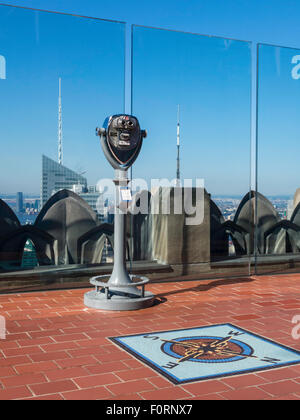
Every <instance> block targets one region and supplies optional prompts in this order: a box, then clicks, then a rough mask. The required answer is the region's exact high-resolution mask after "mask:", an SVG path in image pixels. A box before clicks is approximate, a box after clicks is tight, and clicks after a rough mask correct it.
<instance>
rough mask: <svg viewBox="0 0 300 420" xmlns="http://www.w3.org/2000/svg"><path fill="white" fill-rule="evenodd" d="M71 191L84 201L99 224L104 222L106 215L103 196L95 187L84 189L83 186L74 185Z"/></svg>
mask: <svg viewBox="0 0 300 420" xmlns="http://www.w3.org/2000/svg"><path fill="white" fill-rule="evenodd" d="M72 191H73V192H74V193H75V194H78V195H79V197H81V198H82V199H83V200H84V201H86V202H87V203H88V205H89V206H90V207H91V208H92V209H93V210H94V212H95V213H97V218H98V220H99V222H101V223H104V222H105V220H106V215H105V206H104V199H103V194H102V193H101V191H99V190H98V189H97V187H96V186H90V187H88V189H86V188H84V186H83V185H79V184H75V185H73V188H72Z"/></svg>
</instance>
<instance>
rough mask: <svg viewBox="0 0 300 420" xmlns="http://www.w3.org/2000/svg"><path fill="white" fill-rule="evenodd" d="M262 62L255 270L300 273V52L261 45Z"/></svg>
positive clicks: (259, 67)
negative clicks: (299, 173) (299, 156)
mask: <svg viewBox="0 0 300 420" xmlns="http://www.w3.org/2000/svg"><path fill="white" fill-rule="evenodd" d="M258 62H259V66H258V136H257V138H258V141H257V145H258V164H257V165H258V166H257V173H258V180H257V183H258V188H257V189H258V194H257V216H256V218H257V223H256V225H257V227H256V240H257V258H256V260H257V264H256V271H257V272H258V273H265V272H271V273H275V272H283V271H298V270H299V267H300V265H299V262H300V258H299V257H300V255H299V251H300V241H299V231H300V213H299V208H300V206H299V201H300V190H299V187H300V184H299V180H298V177H297V168H298V166H299V164H298V155H299V153H298V151H300V142H299V134H298V131H299V130H298V125H299V95H300V50H295V49H291V48H283V47H277V46H271V45H259V47H258Z"/></svg>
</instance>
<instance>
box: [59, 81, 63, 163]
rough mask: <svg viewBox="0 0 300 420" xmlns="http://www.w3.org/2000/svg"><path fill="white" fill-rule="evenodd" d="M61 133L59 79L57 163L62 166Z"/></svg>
mask: <svg viewBox="0 0 300 420" xmlns="http://www.w3.org/2000/svg"><path fill="white" fill-rule="evenodd" d="M62 142H63V132H62V102H61V77H60V78H59V80H58V163H59V164H60V165H62V164H63V144H62Z"/></svg>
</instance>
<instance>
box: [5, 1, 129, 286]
mask: <svg viewBox="0 0 300 420" xmlns="http://www.w3.org/2000/svg"><path fill="white" fill-rule="evenodd" d="M124 64H125V24H123V23H118V22H110V21H104V20H99V19H90V18H83V17H77V16H70V15H65V14H56V13H50V12H40V11H34V10H27V9H21V8H14V7H9V6H1V7H0V98H1V113H0V138H1V174H2V176H1V181H0V193H1V201H0V291H2V292H3V291H9V290H31V289H33V288H34V287H37V288H42V287H55V285H58V283H62V284H63V283H65V282H67V281H68V282H69V284H72V282H73V283H76V282H77V281H82V279H83V278H84V276H86V278H87V279H88V278H89V277H90V275H89V267H90V266H91V265H93V264H96V265H101V263H103V262H106V263H107V262H108V261H109V259H110V258H111V256H112V246H113V227H112V226H113V225H112V223H111V222H112V220H110V217H111V216H110V213H109V205H110V201H109V197H107V198H105V196H104V194H103V192H104V191H103V189H102V186H101V183H100V184H99V182H98V181H99V180H100V179H104V178H112V177H113V174H112V172H111V168H110V166H109V164H108V163H107V161H106V159H105V157H104V156H103V153H102V150H101V147H100V143H99V138H97V137H96V136H95V128H96V125H99V126H101V125H102V123H103V121H104V119H105V117H106V116H107V115H111V114H114V113H117V112H124V73H125V66H124Z"/></svg>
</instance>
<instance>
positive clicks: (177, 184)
mask: <svg viewBox="0 0 300 420" xmlns="http://www.w3.org/2000/svg"><path fill="white" fill-rule="evenodd" d="M180 186H181V182H180V105H178V110H177V172H176V187H180Z"/></svg>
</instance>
